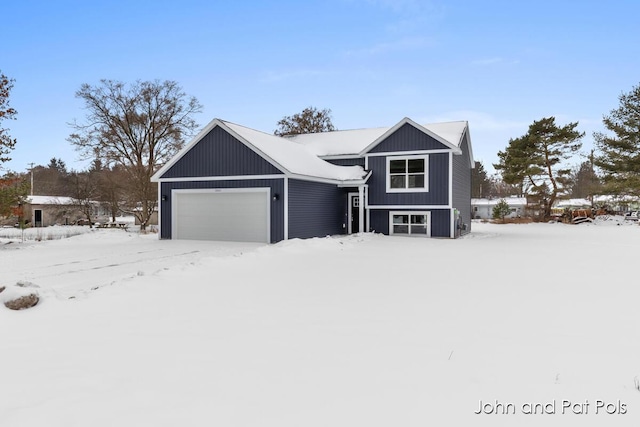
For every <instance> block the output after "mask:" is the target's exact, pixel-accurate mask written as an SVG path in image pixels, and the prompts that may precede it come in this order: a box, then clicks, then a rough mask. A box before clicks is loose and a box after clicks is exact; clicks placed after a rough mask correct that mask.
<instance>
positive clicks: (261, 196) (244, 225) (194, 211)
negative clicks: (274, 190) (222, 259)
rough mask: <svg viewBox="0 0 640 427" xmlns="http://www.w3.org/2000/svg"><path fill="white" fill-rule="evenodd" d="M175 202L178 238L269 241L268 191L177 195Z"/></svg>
mask: <svg viewBox="0 0 640 427" xmlns="http://www.w3.org/2000/svg"><path fill="white" fill-rule="evenodd" d="M174 203H175V205H176V206H175V210H174V215H175V217H174V218H175V220H174V224H175V229H174V238H178V239H193V240H222V241H240V242H266V243H268V242H269V231H268V230H269V193H268V192H266V191H255V192H251V191H242V192H233V191H229V192H197V193H190V192H185V193H180V192H177V193H176V194H175V197H174Z"/></svg>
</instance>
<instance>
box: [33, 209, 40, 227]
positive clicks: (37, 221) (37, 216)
mask: <svg viewBox="0 0 640 427" xmlns="http://www.w3.org/2000/svg"><path fill="white" fill-rule="evenodd" d="M33 222H34V224H33V225H34V226H35V227H42V209H34V210H33Z"/></svg>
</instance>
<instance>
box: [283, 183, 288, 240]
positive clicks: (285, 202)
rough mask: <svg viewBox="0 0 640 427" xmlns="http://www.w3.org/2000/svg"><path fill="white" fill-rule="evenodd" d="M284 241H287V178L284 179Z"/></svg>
mask: <svg viewBox="0 0 640 427" xmlns="http://www.w3.org/2000/svg"><path fill="white" fill-rule="evenodd" d="M283 221H284V236H283V238H284V240H289V178H285V179H284V218H283Z"/></svg>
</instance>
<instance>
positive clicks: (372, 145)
mask: <svg viewBox="0 0 640 427" xmlns="http://www.w3.org/2000/svg"><path fill="white" fill-rule="evenodd" d="M407 123H408V124H410V125H411V126H413V127H415V128H416V129H418V130H419V131H421V132H422V133H424V134H426V135H429V136H430V137H432V138H433V139H435V140H436V141H438V142H440V143H441V144H443V145H444V146H446V147H449V148H450V149H451V150H453V151H454V152H457V153H458V154H461V153H462V151H461V150H460V148H458V147H456V146H454V145H452V144H451V143H450V142H448V141H446V140H445V139H443V138H442V137H441V136H439V135H437V134H435V133H433V132H431V131H430V130H428V129H427V128H425V127H424V126H422V125H420V124H418V123H416V122H414V121H413V120H411V119H410V118H408V117H405V118H404V119H402V120H400V121H399V122H398V123H396V125H395V126H393V127H392V128H391V129H389V130H388V131H386V132H385V133H383V134H382V135H381V136H379V137H378V139H376V140H375V141H373V142H372V143H371V144H369V145H368V146H367V147H365V148H364V149H363V150H362V151H361V152H360V153H359V156H360V157H362V156H364V155H366V154H367V153H368V152H369V151H371V150H372V149H373V148H375V147H376V146H377V145H378V144H380V143H381V142H382V141H384V140H385V139H387V138H388V137H389V136H390V135H392V134H393V133H395V132H396V131H397V130H398V129H400V128H401V127H402V126H404V125H405V124H407Z"/></svg>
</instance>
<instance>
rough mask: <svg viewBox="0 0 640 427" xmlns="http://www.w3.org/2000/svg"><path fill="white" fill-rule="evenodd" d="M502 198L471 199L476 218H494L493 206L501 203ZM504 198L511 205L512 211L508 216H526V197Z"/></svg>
mask: <svg viewBox="0 0 640 427" xmlns="http://www.w3.org/2000/svg"><path fill="white" fill-rule="evenodd" d="M500 200H502V199H500V198H496V199H471V210H472V213H473V218H474V219H492V218H493V208H494V207H495V206H496V205H497V204H498V203H500ZM504 200H505V201H506V202H507V204H508V205H509V209H511V213H510V214H509V215H507V218H518V217H520V216H524V214H525V209H526V207H527V198H526V197H505V198H504Z"/></svg>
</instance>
